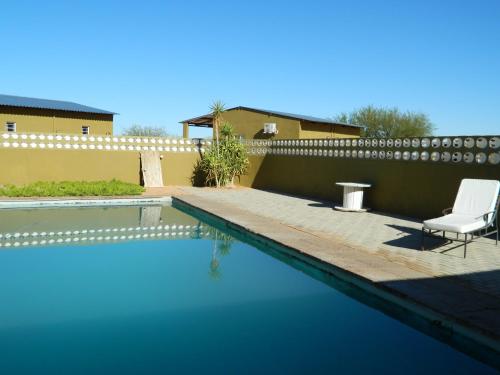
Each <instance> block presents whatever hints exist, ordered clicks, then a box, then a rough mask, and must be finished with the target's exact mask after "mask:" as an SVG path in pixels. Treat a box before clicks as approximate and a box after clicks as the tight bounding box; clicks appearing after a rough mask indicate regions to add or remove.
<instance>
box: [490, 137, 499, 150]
mask: <svg viewBox="0 0 500 375" xmlns="http://www.w3.org/2000/svg"><path fill="white" fill-rule="evenodd" d="M489 144H490V148H492V149H497V148H498V147H500V138H499V137H493V138H490V141H489Z"/></svg>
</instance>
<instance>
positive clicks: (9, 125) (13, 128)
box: [5, 122, 16, 132]
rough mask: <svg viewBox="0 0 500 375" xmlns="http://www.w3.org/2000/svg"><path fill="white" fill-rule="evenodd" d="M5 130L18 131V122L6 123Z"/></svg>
mask: <svg viewBox="0 0 500 375" xmlns="http://www.w3.org/2000/svg"><path fill="white" fill-rule="evenodd" d="M5 131H8V132H15V131H16V123H15V122H6V123H5Z"/></svg>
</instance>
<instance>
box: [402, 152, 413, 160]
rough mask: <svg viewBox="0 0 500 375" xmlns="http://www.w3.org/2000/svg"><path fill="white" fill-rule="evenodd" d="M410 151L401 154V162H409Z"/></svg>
mask: <svg viewBox="0 0 500 375" xmlns="http://www.w3.org/2000/svg"><path fill="white" fill-rule="evenodd" d="M410 157H411V155H410V151H405V152H403V160H410Z"/></svg>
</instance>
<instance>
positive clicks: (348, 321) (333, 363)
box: [0, 206, 496, 374]
mask: <svg viewBox="0 0 500 375" xmlns="http://www.w3.org/2000/svg"><path fill="white" fill-rule="evenodd" d="M211 224H212V225H210V224H208V223H207V222H205V221H204V220H201V219H200V218H199V217H198V218H197V217H195V216H191V215H189V214H187V213H185V212H183V211H181V210H179V209H176V208H173V207H171V206H148V207H108V208H77V209H70V208H65V209H35V210H3V211H0V245H1V246H0V285H1V287H0V301H2V308H1V309H0V346H1V348H0V349H1V353H2V355H1V356H0V372H1V373H3V374H10V373H72V374H75V373H86V374H87V373H103V374H109V373H167V372H171V373H202V372H203V373H218V374H220V373H384V374H389V373H394V374H396V373H398V374H399V373H402V372H405V373H415V374H420V373H436V372H438V371H439V372H446V373H456V374H460V373H463V374H466V373H495V372H496V371H495V370H494V369H493V368H492V367H489V366H488V365H486V364H483V363H481V362H479V361H478V360H476V359H474V358H472V357H471V356H468V355H466V354H464V353H462V352H460V351H458V350H456V349H454V348H453V347H451V346H449V345H448V344H447V343H446V342H443V341H442V340H437V339H436V338H434V337H431V336H429V335H426V334H424V333H422V332H420V331H419V330H416V329H415V328H414V327H412V326H411V325H408V324H405V323H403V322H401V321H400V320H399V319H395V318H394V316H398V317H400V316H405V314H408V312H406V311H399V310H397V309H396V308H393V307H391V306H388V304H387V303H386V302H384V301H379V300H377V298H376V297H374V296H367V295H366V294H364V293H363V292H361V291H359V290H356V288H354V287H351V286H349V285H348V284H345V283H344V282H342V281H340V280H337V279H336V278H335V276H333V275H331V274H328V273H325V272H322V271H320V270H318V269H316V268H314V267H312V266H310V265H307V264H305V263H304V262H301V261H299V260H297V259H295V258H293V257H292V256H290V254H287V253H286V252H285V251H283V252H281V251H279V249H278V250H276V249H274V248H268V247H266V246H265V245H259V244H257V243H255V242H252V241H251V240H250V239H247V238H244V237H241V235H239V234H236V233H231V232H228V231H227V230H225V229H224V230H221V228H222V227H221V226H219V225H217V224H216V223H211ZM403 320H404V319H403ZM440 334H442V333H439V332H438V331H437V333H436V336H439V335H440ZM442 335H444V336H446V333H444V334H442ZM441 338H442V339H444V340H446V337H441Z"/></svg>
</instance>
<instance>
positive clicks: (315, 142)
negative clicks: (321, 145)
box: [313, 139, 318, 147]
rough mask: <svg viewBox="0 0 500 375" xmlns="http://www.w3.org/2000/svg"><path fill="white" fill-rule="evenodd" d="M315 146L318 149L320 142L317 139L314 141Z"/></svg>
mask: <svg viewBox="0 0 500 375" xmlns="http://www.w3.org/2000/svg"><path fill="white" fill-rule="evenodd" d="M313 146H314V147H318V141H317V140H316V139H315V140H314V141H313Z"/></svg>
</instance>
